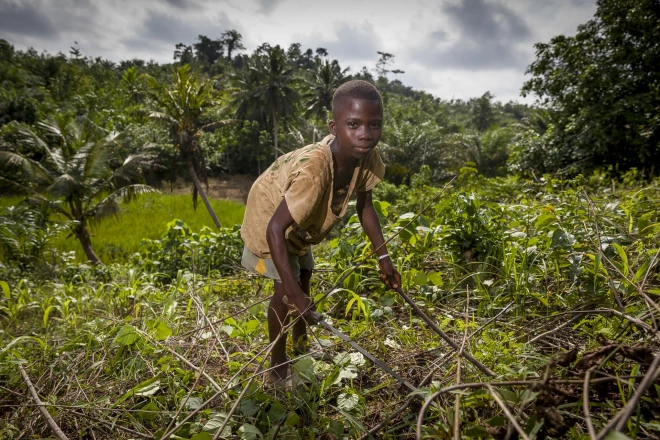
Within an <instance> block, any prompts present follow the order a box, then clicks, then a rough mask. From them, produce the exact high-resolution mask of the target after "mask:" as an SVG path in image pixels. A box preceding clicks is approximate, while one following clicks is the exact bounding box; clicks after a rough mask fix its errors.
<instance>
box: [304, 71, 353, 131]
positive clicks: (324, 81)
mask: <svg viewBox="0 0 660 440" xmlns="http://www.w3.org/2000/svg"><path fill="white" fill-rule="evenodd" d="M348 70H349V68H348V67H347V68H346V69H343V70H342V68H341V67H340V66H339V62H338V61H337V60H332V62H330V61H328V60H327V59H326V60H323V61H321V60H318V61H317V62H316V65H315V70H313V71H312V72H311V75H310V76H311V78H310V80H309V86H308V87H309V88H308V92H307V93H306V94H305V98H306V103H305V106H306V107H307V110H306V111H305V116H306V117H308V118H309V117H316V118H318V119H323V118H325V116H327V114H328V112H329V111H331V110H332V95H333V94H334V93H335V90H337V87H339V86H340V85H341V84H342V83H343V82H345V81H346V80H347V77H346V74H347V72H348Z"/></svg>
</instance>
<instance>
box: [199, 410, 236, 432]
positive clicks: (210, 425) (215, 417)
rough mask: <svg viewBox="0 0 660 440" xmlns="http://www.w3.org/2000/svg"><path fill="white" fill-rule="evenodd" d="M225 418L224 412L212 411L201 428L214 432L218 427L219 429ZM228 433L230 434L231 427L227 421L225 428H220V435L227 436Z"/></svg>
mask: <svg viewBox="0 0 660 440" xmlns="http://www.w3.org/2000/svg"><path fill="white" fill-rule="evenodd" d="M225 419H227V414H226V413H212V414H211V417H209V420H208V422H206V424H205V425H204V427H203V428H202V430H203V431H207V432H210V433H212V434H214V433H215V432H216V431H217V430H218V429H220V427H221V426H222V424H223V423H224V422H225ZM230 435H231V428H230V427H229V423H227V425H226V426H225V429H223V430H222V433H221V434H220V436H221V437H228V436H230Z"/></svg>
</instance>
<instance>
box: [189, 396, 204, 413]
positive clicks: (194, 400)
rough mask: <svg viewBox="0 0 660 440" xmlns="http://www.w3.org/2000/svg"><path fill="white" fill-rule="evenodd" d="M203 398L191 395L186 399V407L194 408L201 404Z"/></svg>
mask: <svg viewBox="0 0 660 440" xmlns="http://www.w3.org/2000/svg"><path fill="white" fill-rule="evenodd" d="M202 403H204V399H202V398H201V397H191V398H189V399H188V400H187V401H186V409H190V410H195V409H197V408H199V407H200V406H202Z"/></svg>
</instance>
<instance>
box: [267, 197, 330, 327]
mask: <svg viewBox="0 0 660 440" xmlns="http://www.w3.org/2000/svg"><path fill="white" fill-rule="evenodd" d="M293 222H294V221H293V217H292V216H291V213H290V212H289V207H288V206H287V204H286V200H285V199H282V202H280V204H279V206H278V207H277V209H276V210H275V213H274V214H273V217H272V218H271V219H270V222H268V228H267V229H266V240H267V241H268V248H269V249H270V256H271V258H272V259H273V264H275V269H277V273H278V274H279V276H280V280H281V281H282V285H283V287H284V291H285V292H287V298H288V300H290V301H291V302H293V304H294V305H295V306H296V308H297V309H298V310H299V311H300V312H303V311H305V310H307V309H309V310H307V312H306V313H304V314H303V318H305V321H307V322H308V323H309V324H316V322H318V319H317V317H316V316H314V315H316V314H315V313H313V312H314V308H313V307H311V308H310V305H311V304H312V301H311V299H310V298H309V297H308V296H307V295H305V293H304V292H303V290H302V288H301V287H300V285H299V284H298V281H297V280H296V278H295V277H294V276H293V271H292V270H291V265H290V264H289V251H288V250H287V247H286V238H285V235H284V234H285V232H286V230H287V229H288V228H289V226H291V225H292V224H293Z"/></svg>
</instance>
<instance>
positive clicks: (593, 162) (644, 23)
mask: <svg viewBox="0 0 660 440" xmlns="http://www.w3.org/2000/svg"><path fill="white" fill-rule="evenodd" d="M658 35H660V3H659V2H658V1H657V0H599V1H598V2H597V10H596V14H595V16H594V18H593V19H592V20H590V21H589V22H587V23H585V24H583V25H580V26H579V27H578V31H577V34H576V35H575V36H573V37H566V36H563V35H560V36H557V37H554V38H553V39H552V40H550V42H549V43H538V44H537V45H536V46H535V47H536V60H535V61H534V62H533V63H532V64H531V65H530V66H529V68H528V69H527V73H529V74H531V76H532V78H531V79H530V80H529V81H527V82H526V83H525V85H524V86H523V95H524V96H526V95H527V94H530V93H534V94H536V95H537V96H538V100H539V102H540V103H541V104H543V105H546V106H549V107H550V108H551V109H552V110H554V111H553V112H552V114H551V117H552V121H551V122H552V123H553V125H554V131H553V133H552V139H548V141H551V143H552V145H553V148H556V149H557V152H558V153H559V154H557V157H558V158H561V161H560V162H557V163H555V164H554V167H555V169H557V168H563V167H564V166H567V165H569V164H571V163H575V162H577V161H580V162H581V164H582V167H583V168H585V167H586V168H589V167H598V166H609V165H611V166H613V167H614V169H615V170H616V171H618V172H622V171H625V170H626V169H629V168H631V167H637V168H640V169H645V170H646V171H647V172H648V173H652V172H653V171H652V170H653V169H654V168H655V172H656V173H657V167H658V165H657V164H658V163H660V116H658V114H659V112H658V109H660V69H658V66H660V44H658Z"/></svg>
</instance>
